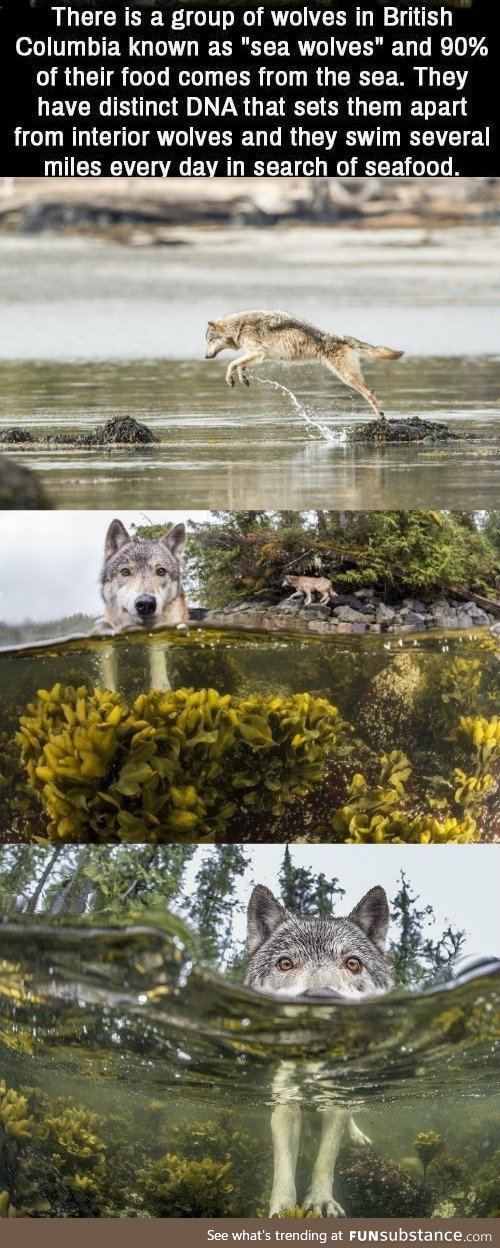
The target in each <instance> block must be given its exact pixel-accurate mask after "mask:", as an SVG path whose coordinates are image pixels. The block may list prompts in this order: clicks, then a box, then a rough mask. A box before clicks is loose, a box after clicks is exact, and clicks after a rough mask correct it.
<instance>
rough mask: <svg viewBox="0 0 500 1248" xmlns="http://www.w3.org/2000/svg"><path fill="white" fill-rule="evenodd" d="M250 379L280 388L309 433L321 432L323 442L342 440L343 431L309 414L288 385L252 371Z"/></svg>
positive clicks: (261, 384)
mask: <svg viewBox="0 0 500 1248" xmlns="http://www.w3.org/2000/svg"><path fill="white" fill-rule="evenodd" d="M252 380H253V381H258V383H259V385H260V386H273V387H274V389H275V390H282V391H283V394H286V395H288V398H289V399H290V400H291V403H292V407H293V408H294V410H295V411H296V412H297V414H298V415H299V416H300V417H301V419H302V420H303V421H305V423H306V425H307V428H308V431H309V433H310V434H311V431H312V430H313V429H314V430H315V432H317V433H320V434H321V437H322V438H324V440H325V442H330V443H336V444H337V443H338V442H341V441H343V440H344V438H345V432H342V433H341V434H336V433H333V431H332V430H331V429H329V428H328V425H324V424H323V423H322V421H320V420H318V419H317V418H316V417H315V416H311V413H310V412H309V411H308V410H307V407H304V405H303V404H302V403H301V402H300V400H299V399H298V398H297V395H296V394H294V393H293V390H289V389H288V386H283V385H282V384H281V382H279V381H272V380H271V379H270V378H269V377H257V375H256V374H255V373H252Z"/></svg>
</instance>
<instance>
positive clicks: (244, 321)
mask: <svg viewBox="0 0 500 1248" xmlns="http://www.w3.org/2000/svg"><path fill="white" fill-rule="evenodd" d="M226 349H230V350H233V351H240V350H242V351H243V355H241V356H239V357H238V359H236V360H233V361H232V362H231V364H230V365H229V367H228V369H227V373H226V381H227V383H228V385H230V386H234V373H235V371H236V372H237V373H238V377H239V380H240V381H241V382H242V383H243V384H244V385H246V386H248V385H249V384H250V383H249V381H248V377H247V375H246V371H245V370H246V368H247V366H248V365H250V364H262V363H263V362H264V361H267V360H275V361H290V362H292V363H302V362H304V361H306V360H317V361H318V362H319V363H321V364H324V365H326V367H327V368H329V369H330V371H331V372H333V373H335V374H336V376H337V377H340V380H341V381H344V382H345V384H346V385H347V386H351V387H352V389H353V390H357V392H358V393H359V394H362V395H363V398H365V399H366V401H367V402H368V403H369V404H370V406H371V407H372V408H373V410H374V412H375V413H376V415H377V416H378V417H379V418H380V419H381V420H383V419H384V413H383V411H382V409H381V407H380V404H379V402H378V399H377V397H376V395H375V394H374V392H373V390H371V389H370V387H369V386H368V385H367V384H366V381H365V379H364V377H363V374H362V372H361V369H360V366H359V360H358V353H359V352H361V354H362V355H369V356H374V357H375V358H378V359H386V360H397V359H399V357H400V356H401V355H403V352H402V351H393V350H392V348H391V347H374V346H372V345H371V343H369V342H361V341H360V340H359V339H358V338H339V337H337V336H336V335H335V334H329V333H326V331H325V330H322V329H318V327H317V326H316V325H311V324H309V322H308V321H303V320H302V318H301V317H299V316H289V315H288V313H286V312H260V311H249V312H234V313H232V314H231V315H230V316H223V317H219V318H218V319H217V320H215V321H209V323H208V328H207V335H206V350H205V359H207V360H213V359H214V358H215V356H216V355H219V353H220V352H221V351H225V350H226Z"/></svg>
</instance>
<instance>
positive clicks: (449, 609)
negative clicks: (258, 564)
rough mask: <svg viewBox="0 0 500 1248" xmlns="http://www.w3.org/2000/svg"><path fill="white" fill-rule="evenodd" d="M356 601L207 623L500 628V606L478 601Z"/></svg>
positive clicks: (237, 610) (213, 614)
mask: <svg viewBox="0 0 500 1248" xmlns="http://www.w3.org/2000/svg"><path fill="white" fill-rule="evenodd" d="M343 597H344V598H348V599H349V600H350V601H349V603H346V602H344V601H342V605H340V606H337V607H336V606H335V605H334V604H333V603H332V606H326V607H323V606H320V605H319V603H312V604H311V605H310V606H309V607H305V606H303V605H302V604H301V603H299V602H290V601H289V600H287V599H285V600H284V601H283V602H278V603H269V602H268V603H262V604H259V603H255V602H237V603H232V604H231V605H229V606H228V607H221V608H219V609H218V610H214V611H207V612H206V615H205V620H206V623H207V624H213V625H217V624H225V625H228V624H229V625H233V626H234V627H238V626H241V625H244V626H245V627H246V628H268V629H269V630H271V631H279V630H280V629H281V630H283V629H287V628H289V627H290V625H292V626H295V625H300V627H301V628H303V629H306V631H308V632H312V633H358V634H363V633H376V634H378V633H398V634H401V633H415V632H426V631H427V630H431V629H434V630H439V631H448V630H453V631H455V630H457V629H458V630H462V631H468V630H469V629H477V628H484V627H490V628H491V627H494V628H495V631H496V630H497V629H498V627H499V625H498V620H499V618H500V603H498V602H492V604H491V611H489V610H485V609H484V608H483V607H480V606H478V605H477V603H476V602H475V601H473V599H472V598H471V599H469V601H461V600H458V599H454V598H451V597H450V598H436V599H434V600H432V601H431V602H428V603H425V602H423V601H422V600H421V599H418V598H410V597H408V598H403V600H402V601H401V602H398V603H394V604H393V605H389V604H388V603H385V602H383V601H382V600H381V598H379V597H377V595H376V594H375V592H374V591H373V590H372V589H359V590H357V591H355V592H354V593H353V594H349V595H344V596H343Z"/></svg>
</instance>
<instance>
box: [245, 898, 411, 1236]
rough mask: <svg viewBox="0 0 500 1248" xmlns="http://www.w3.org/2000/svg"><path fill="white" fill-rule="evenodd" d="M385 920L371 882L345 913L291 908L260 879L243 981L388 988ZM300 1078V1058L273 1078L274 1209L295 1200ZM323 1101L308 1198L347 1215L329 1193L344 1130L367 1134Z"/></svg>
mask: <svg viewBox="0 0 500 1248" xmlns="http://www.w3.org/2000/svg"><path fill="white" fill-rule="evenodd" d="M388 926H389V906H388V903H387V897H386V895H385V892H384V890H383V888H380V887H378V886H377V887H375V888H372V889H370V892H368V893H367V894H366V896H365V897H363V898H362V900H361V901H360V902H358V905H357V906H355V908H354V910H352V911H351V913H350V914H349V915H348V916H347V917H346V918H327V917H311V916H307V915H302V914H297V913H293V912H291V911H287V910H285V909H284V908H283V906H281V905H280V903H279V902H278V901H276V898H275V897H273V895H272V893H271V892H270V891H269V889H268V888H265V887H263V886H262V885H260V884H258V885H257V886H256V888H254V890H253V893H252V896H251V898H250V903H249V907H248V930H247V955H248V958H249V963H248V968H247V972H246V975H245V983H246V984H247V985H249V986H251V987H252V988H257V989H260V990H261V991H265V992H272V993H276V994H277V995H280V996H285V997H293V998H300V999H303V998H304V997H306V998H307V997H311V998H316V999H317V998H318V997H322V998H325V997H327V998H328V999H329V1000H330V1001H336V1000H338V1001H341V1000H343V999H348V1000H353V999H359V998H360V997H364V996H372V995H373V994H377V993H384V992H388V991H389V990H390V989H391V988H392V987H393V985H394V977H393V973H392V969H391V965H390V961H389V958H388V956H387V954H386V952H385V945H386V939H387V929H388ZM306 1056H307V1055H305V1057H306ZM307 1065H309V1063H307ZM301 1066H302V1063H301ZM310 1066H311V1071H313V1067H314V1071H313V1073H318V1070H320V1069H321V1068H320V1067H318V1064H317V1063H312V1062H311V1063H310ZM297 1079H298V1071H297V1066H296V1064H295V1063H294V1062H282V1063H281V1065H280V1068H279V1070H278V1074H277V1075H276V1078H275V1080H274V1083H273V1099H274V1103H275V1108H274V1110H273V1114H272V1118H271V1126H272V1136H273V1147H274V1178H273V1190H272V1195H271V1206H270V1215H271V1216H272V1215H273V1214H278V1213H279V1212H280V1210H282V1209H291V1208H293V1207H294V1206H295V1205H296V1203H297V1196H296V1187H295V1172H296V1168H297V1156H298V1150H299V1141H300V1129H301V1111H300V1107H299V1104H298V1092H299V1087H298V1083H297ZM319 1109H320V1112H321V1114H322V1119H323V1124H322V1131H321V1142H320V1146H319V1151H318V1156H317V1158H316V1162H315V1164H314V1167H313V1174H312V1181H311V1186H310V1189H309V1192H308V1195H307V1197H306V1199H305V1202H304V1204H305V1207H306V1209H307V1210H312V1211H313V1212H314V1213H319V1214H322V1215H323V1216H324V1217H339V1216H340V1217H342V1216H343V1215H344V1210H343V1209H342V1208H341V1206H340V1205H339V1204H338V1202H337V1201H336V1200H335V1199H334V1197H333V1194H332V1187H333V1177H334V1169H335V1162H336V1159H337V1154H338V1151H339V1148H340V1144H341V1140H342V1136H343V1134H344V1131H345V1130H347V1131H348V1133H349V1135H350V1137H351V1139H352V1140H353V1141H356V1142H357V1143H359V1144H367V1143H369V1142H370V1141H369V1140H368V1139H367V1137H366V1136H364V1135H363V1134H362V1132H361V1131H359V1129H358V1127H357V1126H356V1124H355V1123H354V1121H353V1119H352V1117H351V1114H350V1112H349V1110H348V1109H344V1108H342V1107H340V1106H339V1105H332V1104H328V1103H325V1104H322V1105H320V1106H319Z"/></svg>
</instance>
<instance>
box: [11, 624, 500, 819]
mask: <svg viewBox="0 0 500 1248" xmlns="http://www.w3.org/2000/svg"><path fill="white" fill-rule="evenodd" d="M0 683H1V686H2V690H3V721H2V736H1V739H0V777H3V781H2V784H3V806H2V814H1V815H0V829H1V833H2V835H3V838H4V839H6V840H8V839H9V837H11V836H14V837H15V838H21V839H23V838H24V837H28V838H30V837H32V836H42V837H43V836H46V835H50V836H51V837H52V838H54V839H56V840H57V839H59V838H61V837H62V839H67V840H72V839H74V840H82V839H83V840H87V839H89V840H94V841H95V840H101V839H104V840H105V839H107V838H109V839H110V840H111V841H113V840H115V841H116V840H119V839H123V838H124V839H125V840H127V839H129V840H132V841H141V840H148V839H153V840H154V839H157V838H159V839H160V840H162V839H163V840H167V841H168V840H172V839H173V840H183V839H186V838H187V839H188V840H189V839H201V840H204V839H208V840H212V839H222V840H224V839H230V840H237V841H238V840H240V841H259V840H263V841H266V840H278V841H286V840H297V839H299V840H300V839H306V840H308V839H309V840H312V841H329V840H335V839H340V840H344V839H348V828H347V826H346V827H344V831H343V832H342V831H339V829H338V828H336V829H334V827H333V825H332V818H333V815H334V812H336V811H338V810H339V809H344V807H346V806H347V805H348V804H349V801H350V800H351V799H350V796H349V795H350V794H351V796H352V792H351V788H350V786H351V784H353V783H354V779H355V776H356V775H357V774H358V773H361V774H362V775H363V776H364V777H365V779H366V783H367V784H368V785H369V786H370V785H372V786H373V785H375V786H377V785H378V786H381V787H380V801H379V800H378V798H377V793H376V792H372V794H371V797H370V798H369V800H368V806H370V802H371V806H370V810H371V811H372V813H373V814H374V815H375V814H377V812H378V813H380V814H382V815H384V816H385V815H388V814H389V813H390V809H392V806H391V802H389V807H388V806H387V801H389V797H390V793H391V791H392V790H391V784H392V783H393V782H392V781H390V780H389V778H388V777H389V773H391V772H392V771H396V772H397V771H398V768H400V766H401V767H403V771H404V770H405V768H408V769H409V770H408V772H407V774H404V775H402V776H401V777H400V780H401V785H402V788H401V791H399V790H398V796H397V801H396V797H395V795H394V794H393V797H394V800H395V803H396V807H397V808H398V809H401V810H402V811H403V812H404V813H405V815H406V816H408V818H417V817H419V816H421V815H422V814H423V813H425V812H427V813H428V814H429V815H433V816H434V815H435V816H436V817H437V818H438V819H439V818H442V819H443V820H444V819H445V816H446V812H448V814H450V817H451V816H453V817H456V818H458V819H459V820H462V819H463V818H465V817H466V816H467V814H468V813H469V814H472V813H473V814H474V818H475V820H476V831H475V833H474V836H473V838H472V839H483V840H489V841H491V840H495V839H496V838H497V837H498V835H499V833H500V825H499V816H500V807H499V801H498V780H499V776H498V761H497V758H496V753H495V751H493V753H492V754H488V755H487V756H484V757H483V755H482V754H481V749H482V747H481V746H480V745H478V740H477V739H476V736H474V734H475V733H476V729H477V727H478V725H479V723H480V721H481V722H482V721H485V722H486V721H487V722H488V723H491V724H492V725H494V724H495V723H496V722H497V721H496V720H495V718H494V717H495V716H498V714H499V711H500V686H499V681H498V640H497V639H496V638H495V637H493V636H492V635H491V634H490V633H489V631H488V630H487V629H477V630H476V631H475V632H460V631H457V632H455V633H454V632H451V633H449V634H444V633H438V632H429V633H425V632H424V633H418V634H411V633H410V634H408V633H407V634H404V635H402V636H398V635H387V634H381V635H364V636H359V635H341V634H328V635H322V634H315V633H312V632H307V633H305V632H304V631H295V632H294V631H293V630H290V629H288V631H286V632H285V631H283V632H281V631H280V632H276V631H273V632H270V631H265V630H261V631H250V630H245V629H244V628H240V629H235V628H232V627H228V626H226V627H219V628H216V629H215V628H213V627H211V626H210V625H208V624H204V625H192V626H191V627H189V628H187V629H185V630H177V629H165V630H158V631H153V632H150V633H147V634H146V635H145V634H144V633H143V632H140V631H133V632H130V633H127V634H119V635H117V636H114V637H105V638H98V637H95V636H93V637H90V638H89V637H85V638H74V639H67V640H64V639H61V640H57V641H53V642H47V643H44V644H40V645H36V646H33V645H31V646H18V647H14V648H11V649H3V650H1V651H0ZM78 690H80V691H81V692H80V693H79V694H78V693H77V692H76V691H78ZM155 690H156V693H155V692H154V691H155ZM40 691H41V692H40ZM106 691H107V692H106ZM110 691H114V692H110ZM158 691H160V692H158ZM162 691H163V692H162ZM210 691H212V692H210ZM118 707H119V708H120V709H114V708H118ZM68 708H69V709H68ZM108 715H112V716H117V720H116V723H117V724H119V725H120V726H119V727H116V726H115V727H114V728H113V729H112V731H111V735H112V737H113V743H112V744H110V743H109V742H108V743H107V744H106V746H105V747H103V749H104V754H103V755H102V757H101V753H102V751H101V747H100V746H99V744H98V740H99V734H100V735H101V738H104V737H106V741H107V736H106V734H108V735H109V733H108V728H107V727H106V724H107V723H108V722H109V723H114V722H115V721H114V719H113V718H112V719H111V720H109V721H108V718H107V717H108ZM463 717H465V721H464V722H462V721H463ZM122 721H123V723H122ZM144 721H147V723H145V722H144ZM94 724H98V725H100V726H98V727H97V729H96V731H97V737H94V736H93V733H94V728H93V725H94ZM464 724H465V726H464ZM124 725H125V726H124ZM134 725H142V727H134ZM20 730H21V736H19V732H20ZM136 731H137V732H138V733H139V736H138V737H137V739H136V737H135V736H134V733H135V732H136ZM143 731H144V733H145V736H141V735H140V734H141V733H142V732H143ZM492 731H494V729H492ZM482 732H483V729H480V736H481V733H482ZM23 733H24V735H23ZM113 733H114V734H115V735H114V736H113ZM227 734H229V735H227ZM473 738H474V739H473ZM152 739H154V742H155V745H154V749H153V747H152V746H151V744H150V742H151V740H152ZM481 739H482V738H481ZM96 742H97V744H96ZM491 744H493V743H491ZM151 749H153V754H154V760H153V762H152V764H151V757H150V750H151ZM96 750H97V754H96V753H95V751H96ZM106 751H109V752H108V753H107V752H106ZM398 751H399V752H400V753H401V752H402V753H404V755H405V759H406V762H405V763H403V762H401V761H400V762H398V758H399V755H397V754H396V753H394V752H398ZM167 756H168V758H169V759H170V762H165V761H164V762H161V761H160V760H161V759H165V758H166V757H167ZM103 759H104V762H103V761H102V760H103ZM481 759H482V760H483V761H482V762H481ZM134 760H135V762H136V764H137V762H139V763H140V765H141V767H142V765H143V764H144V766H145V768H146V770H145V771H144V772H142V771H141V770H139V772H138V773H137V774H136V773H135V772H134V776H133V778H132V786H133V787H132V789H131V790H130V791H128V789H127V787H125V788H123V784H124V783H125V786H126V784H127V780H126V777H127V776H128V775H129V771H127V772H126V774H124V773H123V771H122V769H123V768H124V767H128V768H130V767H131V766H132V764H133V762H134ZM150 764H151V765H152V766H153V769H156V770H157V771H158V769H159V773H160V774H159V775H156V778H155V777H154V776H153V773H152V772H151V770H150ZM47 768H48V770H47ZM33 769H34V770H33ZM457 769H459V770H460V771H461V773H463V776H462V779H460V775H459V770H457ZM481 769H482V770H481ZM132 770H133V767H132ZM485 770H486V771H487V773H488V774H489V775H490V777H491V780H490V781H489V782H488V785H489V787H488V790H487V792H485V794H484V798H482V799H481V801H480V802H479V804H477V803H474V801H472V805H470V803H469V799H467V801H466V803H465V805H464V804H463V803H462V799H461V798H459V799H458V804H457V798H456V793H457V792H458V791H459V790H460V791H461V786H462V785H463V783H464V780H465V777H468V776H471V777H474V776H479V775H481V774H483V772H484V771H485ZM44 781H46V782H47V784H48V786H49V789H47V790H45V789H44ZM394 783H396V781H394ZM114 784H116V785H118V788H117V789H116V790H115V789H114V788H113V785H114ZM388 785H389V788H388ZM134 786H135V787H134ZM169 786H172V789H173V790H174V791H175V794H176V795H177V796H176V798H175V802H174V805H175V803H176V802H177V805H178V807H179V809H180V810H181V811H182V812H185V813H184V814H182V815H179V817H177V816H176V815H175V812H174V810H173V808H172V801H173V799H172V798H171V796H169V794H170V788H169ZM179 786H180V789H181V790H182V792H181V795H180V796H179V792H180V790H179ZM186 786H187V787H186ZM190 786H191V787H190ZM396 787H397V785H396ZM101 790H102V791H103V792H105V793H108V799H105V798H104V797H102V794H101V797H99V794H100V792H101ZM49 791H50V794H51V796H50V800H49V797H48V796H47V794H48V793H49ZM110 792H112V793H114V799H112V801H111V802H109V794H110ZM377 792H378V790H377ZM160 793H164V794H165V798H164V799H163V798H162V800H161V802H160V798H159V794H160ZM182 794H184V796H182ZM195 794H196V801H195V796H194V795H195ZM472 797H474V795H472ZM59 799H61V802H62V806H60V802H59ZM101 799H102V800H101ZM157 799H158V800H157ZM434 799H436V800H434ZM391 800H392V799H391ZM54 801H55V803H56V806H57V808H58V810H59V814H57V815H56V816H54V814H53V802H54ZM66 801H68V802H69V803H70V805H69V807H67V808H65V811H63V806H64V804H65V803H66ZM106 801H108V805H106ZM165 801H166V804H165ZM96 802H97V807H98V809H97V807H95V803H96ZM199 802H201V806H200V805H199ZM103 803H104V804H103ZM113 803H114V805H113ZM440 803H441V804H440ZM392 805H394V802H392ZM363 809H364V807H363ZM51 810H52V821H51V819H50V818H49V816H50V812H51ZM111 810H113V811H114V812H115V813H114V814H113V816H112V815H111ZM92 811H93V812H94V813H92ZM119 811H120V812H121V813H118V812H119ZM82 812H83V813H82ZM63 815H64V817H63ZM115 815H116V818H115ZM108 816H109V818H108ZM54 820H55V821H54ZM67 820H69V822H67ZM122 825H123V826H122ZM406 834H407V835H410V833H409V832H407V833H406ZM352 835H354V833H352ZM360 835H361V834H360ZM374 835H375V833H374ZM394 835H395V834H394ZM443 835H444V834H443ZM355 839H356V836H355ZM410 839H411V837H410ZM431 839H439V834H438V830H437V829H436V830H435V837H434V836H433V838H431Z"/></svg>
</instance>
